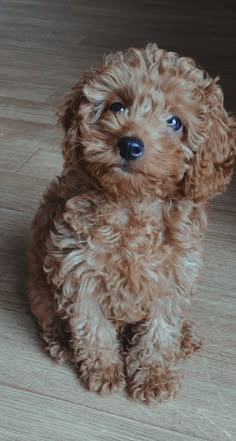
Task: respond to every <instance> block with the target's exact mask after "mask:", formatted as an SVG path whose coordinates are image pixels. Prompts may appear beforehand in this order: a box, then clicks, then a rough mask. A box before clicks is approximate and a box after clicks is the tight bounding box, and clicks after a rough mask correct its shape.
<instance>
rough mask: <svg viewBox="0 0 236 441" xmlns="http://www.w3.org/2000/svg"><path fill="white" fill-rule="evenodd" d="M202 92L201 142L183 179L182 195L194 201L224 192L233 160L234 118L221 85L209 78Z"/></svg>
mask: <svg viewBox="0 0 236 441" xmlns="http://www.w3.org/2000/svg"><path fill="white" fill-rule="evenodd" d="M201 95H202V98H201V99H202V100H203V109H204V112H203V114H204V116H203V124H202V132H203V133H201V136H202V141H201V143H200V145H199V146H198V149H197V151H196V153H195V154H194V156H193V158H192V160H191V163H190V168H189V170H188V172H187V173H186V176H185V180H184V185H185V196H186V197H188V198H190V199H193V200H195V201H197V202H199V201H206V200H207V199H208V198H211V197H213V196H215V195H216V194H219V193H221V192H223V191H224V189H225V186H226V185H227V184H228V183H229V181H230V178H231V175H232V171H233V165H234V162H235V159H236V146H235V142H236V121H235V120H234V119H233V118H232V117H230V116H229V115H228V114H227V112H226V110H225V109H224V105H223V93H222V90H221V88H220V87H219V86H218V85H217V84H216V81H212V82H211V83H210V84H209V83H208V86H207V87H206V89H205V90H203V91H202V92H201Z"/></svg>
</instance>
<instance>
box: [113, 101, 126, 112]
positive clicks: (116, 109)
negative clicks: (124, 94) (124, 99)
mask: <svg viewBox="0 0 236 441" xmlns="http://www.w3.org/2000/svg"><path fill="white" fill-rule="evenodd" d="M110 110H111V111H112V112H114V113H117V112H124V110H125V106H124V104H122V103H113V104H112V105H111V106H110Z"/></svg>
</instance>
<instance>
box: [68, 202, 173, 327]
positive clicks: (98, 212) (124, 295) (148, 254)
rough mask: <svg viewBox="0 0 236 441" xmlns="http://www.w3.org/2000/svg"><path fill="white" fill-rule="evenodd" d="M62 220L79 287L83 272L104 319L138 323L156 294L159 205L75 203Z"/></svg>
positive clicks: (160, 232)
mask: <svg viewBox="0 0 236 441" xmlns="http://www.w3.org/2000/svg"><path fill="white" fill-rule="evenodd" d="M64 219H65V220H66V223H67V224H69V225H70V227H71V228H72V229H73V232H74V233H76V238H77V245H78V248H79V253H78V262H77V267H76V268H75V272H77V274H81V281H80V280H79V283H83V280H85V279H86V272H87V274H88V277H90V278H93V279H94V280H95V284H94V285H95V286H96V293H95V295H96V298H97V300H98V302H99V303H100V306H101V307H102V308H103V311H104V314H105V315H106V316H107V317H108V318H111V319H116V320H121V321H123V320H124V321H129V322H132V321H138V320H142V319H143V318H144V317H145V316H146V315H147V314H148V312H149V311H148V305H149V304H150V298H151V297H152V296H154V292H155V290H156V283H157V280H158V276H157V273H156V266H157V260H158V259H162V258H163V256H162V254H163V250H162V243H163V238H164V234H165V232H164V226H163V222H162V206H161V202H157V201H155V202H150V203H146V204H144V203H143V202H140V201H138V200H137V201H136V203H135V204H133V205H132V206H129V205H128V204H125V203H123V204H111V203H106V202H105V201H102V202H101V203H100V204H97V201H96V203H95V202H94V201H93V200H91V199H87V200H86V201H85V200H84V201H81V200H80V199H77V198H74V199H73V200H71V201H69V203H67V206H66V212H65V214H64ZM81 268H83V273H82V270H81ZM82 276H83V277H82ZM80 289H81V291H82V288H81V286H80Z"/></svg>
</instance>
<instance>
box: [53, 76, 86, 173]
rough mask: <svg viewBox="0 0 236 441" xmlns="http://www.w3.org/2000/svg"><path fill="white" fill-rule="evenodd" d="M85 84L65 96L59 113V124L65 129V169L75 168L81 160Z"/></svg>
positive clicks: (77, 85) (80, 83)
mask: <svg viewBox="0 0 236 441" xmlns="http://www.w3.org/2000/svg"><path fill="white" fill-rule="evenodd" d="M82 90H83V83H82V81H80V82H79V83H78V84H76V85H75V86H74V87H73V88H72V90H71V92H70V93H69V94H68V95H66V96H65V99H64V103H63V104H62V105H61V107H60V108H59V110H58V112H57V116H58V124H59V125H60V126H61V127H62V128H63V129H64V131H65V135H64V141H63V144H62V154H63V158H64V168H66V169H68V168H71V167H72V166H73V163H75V162H76V161H77V160H78V158H79V108H80V104H81V101H82V96H83V93H82Z"/></svg>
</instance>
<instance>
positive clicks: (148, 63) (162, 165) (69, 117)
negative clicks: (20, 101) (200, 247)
mask: <svg viewBox="0 0 236 441" xmlns="http://www.w3.org/2000/svg"><path fill="white" fill-rule="evenodd" d="M60 120H61V123H62V125H63V127H64V129H65V132H66V136H65V142H64V148H63V150H64V156H65V167H69V168H72V169H76V167H78V166H79V164H80V165H81V162H82V163H83V165H84V166H85V167H86V168H87V169H88V171H89V172H90V174H91V175H92V176H94V177H96V179H97V180H99V181H100V182H101V184H102V185H103V186H104V187H106V189H107V190H108V191H112V192H114V193H116V194H123V195H124V196H127V197H128V196H129V195H136V196H144V195H155V196H157V197H160V198H171V197H189V198H193V199H198V200H199V199H204V200H205V199H207V198H208V197H209V196H212V195H214V194H215V193H217V192H220V191H223V189H224V186H225V184H226V183H227V182H228V181H229V179H230V175H231V171H232V166H233V162H234V159H235V140H234V136H235V123H234V121H233V120H232V119H230V118H229V117H228V115H227V113H226V112H225V110H224V108H223V98H222V92H221V89H220V88H219V87H218V86H217V85H216V82H215V81H213V80H212V79H211V78H209V77H208V76H206V75H205V73H204V72H203V71H202V70H200V69H197V68H196V66H195V64H194V62H193V61H192V60H190V59H187V58H179V57H178V56H177V55H176V54H174V53H171V52H169V53H167V52H165V51H162V50H160V49H158V48H157V46H156V45H148V46H147V48H146V49H145V50H136V49H130V50H128V51H127V52H126V53H124V54H122V53H117V54H114V55H110V56H108V57H106V58H105V60H104V63H103V65H102V66H101V67H100V68H99V69H98V70H97V71H95V72H90V73H87V74H85V75H84V77H83V78H82V79H81V81H80V83H79V84H78V85H77V86H76V87H75V88H74V89H73V91H72V93H71V94H70V95H69V96H68V98H67V100H66V102H65V105H64V108H63V113H62V115H61V118H60Z"/></svg>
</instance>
